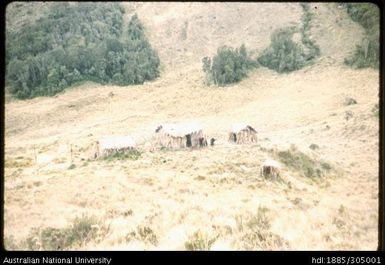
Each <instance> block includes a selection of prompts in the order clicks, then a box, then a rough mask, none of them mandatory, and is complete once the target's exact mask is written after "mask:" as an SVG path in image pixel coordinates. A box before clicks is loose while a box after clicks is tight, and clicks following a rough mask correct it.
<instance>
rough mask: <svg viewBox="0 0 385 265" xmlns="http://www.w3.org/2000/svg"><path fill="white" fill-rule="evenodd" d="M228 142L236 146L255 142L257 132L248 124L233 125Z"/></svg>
mask: <svg viewBox="0 0 385 265" xmlns="http://www.w3.org/2000/svg"><path fill="white" fill-rule="evenodd" d="M229 141H230V142H232V143H236V144H250V143H256V142H257V131H256V130H255V129H254V128H253V127H251V126H250V125H248V124H234V125H233V126H232V128H231V130H230V133H229Z"/></svg>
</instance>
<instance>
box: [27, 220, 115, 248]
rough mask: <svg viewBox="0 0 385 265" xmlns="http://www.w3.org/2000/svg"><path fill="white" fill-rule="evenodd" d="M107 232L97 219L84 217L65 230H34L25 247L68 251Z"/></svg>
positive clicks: (50, 228)
mask: <svg viewBox="0 0 385 265" xmlns="http://www.w3.org/2000/svg"><path fill="white" fill-rule="evenodd" d="M107 231H108V228H107V227H105V226H103V225H102V224H100V222H98V221H97V220H96V218H95V217H92V216H82V217H77V218H75V219H74V220H73V222H72V223H71V225H69V226H67V227H64V228H53V227H47V228H43V229H41V228H40V229H37V228H34V229H32V231H31V233H30V235H29V237H27V239H26V240H25V242H24V245H25V246H26V248H27V249H28V250H66V249H70V248H74V247H80V246H81V245H83V244H85V243H87V242H89V241H91V240H93V239H95V238H96V237H97V235H103V234H106V233H107Z"/></svg>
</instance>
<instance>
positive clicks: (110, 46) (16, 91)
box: [6, 2, 160, 98]
mask: <svg viewBox="0 0 385 265" xmlns="http://www.w3.org/2000/svg"><path fill="white" fill-rule="evenodd" d="M123 15H124V9H123V8H122V7H121V6H120V5H119V4H118V3H87V2H86V3H82V2H78V3H71V4H70V3H68V2H58V3H53V4H52V6H51V7H50V9H49V12H48V13H47V14H46V15H45V16H43V17H41V18H40V19H38V20H37V21H36V22H35V23H33V24H32V25H29V26H27V27H23V28H22V29H20V30H19V31H17V32H12V31H7V32H6V84H7V86H8V87H9V91H10V92H11V94H13V95H14V96H16V97H18V98H31V97H35V96H44V95H54V94H56V93H58V92H60V91H62V90H63V89H65V88H66V87H68V86H70V85H72V84H74V83H76V82H79V81H84V80H91V81H95V82H98V83H102V84H106V83H111V84H117V85H129V84H141V83H143V82H144V81H146V80H153V79H155V78H156V77H158V76H159V65H160V60H159V57H158V55H157V52H156V51H155V50H153V49H152V47H151V45H150V43H149V42H148V40H147V39H146V37H145V34H144V28H143V25H142V24H141V22H140V21H139V18H138V17H137V15H134V16H132V18H131V20H130V22H129V24H128V25H124V24H123Z"/></svg>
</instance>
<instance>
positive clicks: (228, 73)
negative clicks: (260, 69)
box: [202, 45, 257, 86]
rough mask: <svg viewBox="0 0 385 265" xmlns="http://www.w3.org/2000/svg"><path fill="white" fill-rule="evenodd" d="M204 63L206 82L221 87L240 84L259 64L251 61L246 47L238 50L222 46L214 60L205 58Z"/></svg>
mask: <svg viewBox="0 0 385 265" xmlns="http://www.w3.org/2000/svg"><path fill="white" fill-rule="evenodd" d="M202 63H203V71H204V72H205V73H206V82H207V83H208V84H212V83H213V84H215V85H219V86H223V85H226V84H231V83H236V82H239V81H241V80H242V79H243V78H245V77H247V73H248V72H249V71H250V70H251V69H253V68H255V67H257V62H256V61H255V60H253V59H251V57H250V54H249V53H248V52H247V50H246V47H245V45H241V47H239V48H236V49H233V48H231V47H227V46H222V47H220V48H219V49H218V50H217V54H216V55H215V56H214V57H213V59H212V60H211V58H210V57H204V58H203V59H202Z"/></svg>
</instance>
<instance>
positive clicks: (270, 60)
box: [258, 3, 320, 73]
mask: <svg viewBox="0 0 385 265" xmlns="http://www.w3.org/2000/svg"><path fill="white" fill-rule="evenodd" d="M301 7H302V9H303V15H302V27H301V28H300V30H299V31H298V29H297V28H296V27H284V28H280V29H277V30H275V31H274V32H273V33H272V34H271V44H270V46H269V47H268V48H266V49H265V50H264V51H263V52H262V54H261V55H260V56H259V58H258V62H259V63H260V64H261V65H262V66H265V67H268V68H269V69H272V70H275V71H277V72H278V73H284V72H292V71H295V70H299V69H301V68H302V67H304V66H306V65H309V64H311V63H313V61H314V59H315V58H317V57H318V56H319V55H320V49H319V47H318V45H316V44H315V43H314V42H313V41H312V40H311V38H310V29H311V20H312V18H313V14H312V13H311V12H310V7H309V4H308V3H301ZM295 33H301V43H296V42H294V41H293V35H294V34H295Z"/></svg>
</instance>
